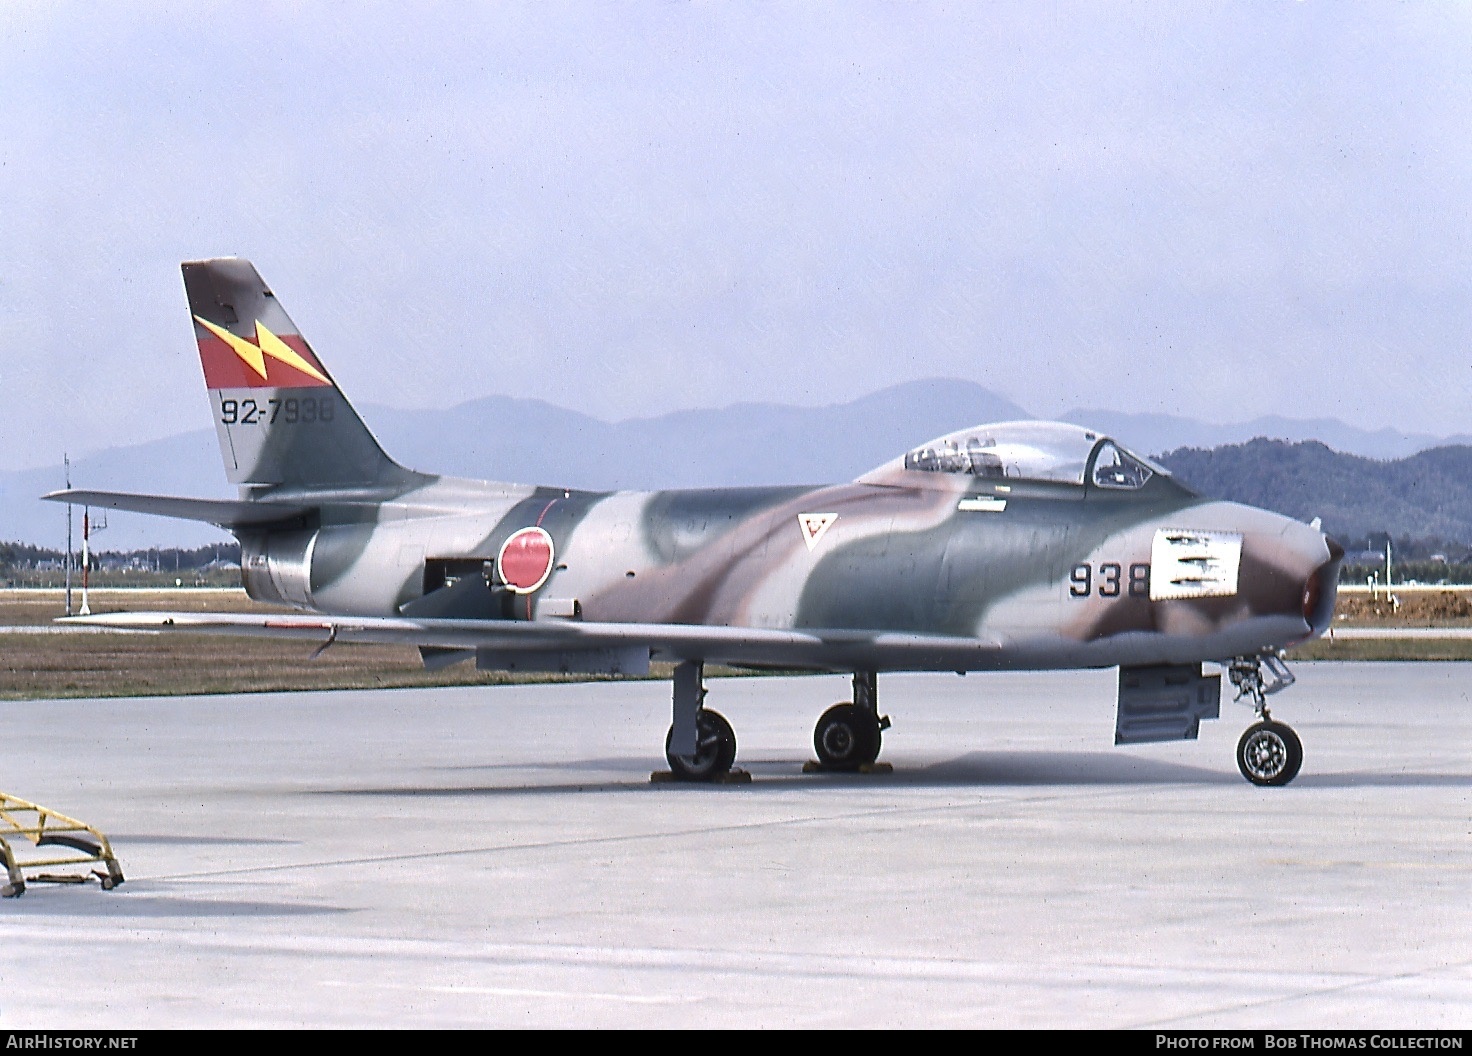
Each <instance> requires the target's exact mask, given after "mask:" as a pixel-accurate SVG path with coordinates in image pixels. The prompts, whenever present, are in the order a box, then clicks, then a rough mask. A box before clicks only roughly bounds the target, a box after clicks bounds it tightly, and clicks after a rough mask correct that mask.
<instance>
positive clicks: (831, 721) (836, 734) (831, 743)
mask: <svg viewBox="0 0 1472 1056" xmlns="http://www.w3.org/2000/svg"><path fill="white" fill-rule="evenodd" d="M881 737H882V734H881V733H880V730H879V720H878V718H877V717H876V716H875V715H874V713H873V712H871V711H867V710H865V709H864V708H861V707H858V706H857V705H854V704H835V705H833V707H831V708H829V709H828V710H827V711H825V712H823V715H822V717H821V718H819V719H818V725H817V726H816V727H814V729H813V750H814V751H815V752H817V753H818V762H820V763H822V764H823V765H824V766H825V767H827V768H828V769H830V770H857V769H858V768H859V767H861V766H864V765H865V764H867V763H872V762H873V761H874V760H875V759H878V758H879V746H880V740H881Z"/></svg>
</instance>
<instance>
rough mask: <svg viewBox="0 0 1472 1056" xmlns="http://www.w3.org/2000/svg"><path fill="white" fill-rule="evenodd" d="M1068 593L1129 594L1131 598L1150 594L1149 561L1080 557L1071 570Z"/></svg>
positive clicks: (1080, 596) (1074, 594)
mask: <svg viewBox="0 0 1472 1056" xmlns="http://www.w3.org/2000/svg"><path fill="white" fill-rule="evenodd" d="M1068 594H1069V596H1070V597H1074V598H1087V597H1089V596H1090V595H1094V594H1097V595H1098V596H1099V597H1101V598H1117V597H1120V596H1121V595H1123V594H1128V596H1129V597H1132V598H1148V597H1149V596H1150V565H1149V564H1148V563H1146V562H1139V563H1137V564H1132V565H1129V566H1128V568H1126V566H1125V565H1123V564H1121V563H1120V562H1118V561H1104V562H1102V563H1100V564H1098V565H1091V564H1089V563H1088V562H1087V561H1081V562H1079V563H1078V564H1076V565H1074V566H1073V570H1072V571H1071V572H1069V574H1068Z"/></svg>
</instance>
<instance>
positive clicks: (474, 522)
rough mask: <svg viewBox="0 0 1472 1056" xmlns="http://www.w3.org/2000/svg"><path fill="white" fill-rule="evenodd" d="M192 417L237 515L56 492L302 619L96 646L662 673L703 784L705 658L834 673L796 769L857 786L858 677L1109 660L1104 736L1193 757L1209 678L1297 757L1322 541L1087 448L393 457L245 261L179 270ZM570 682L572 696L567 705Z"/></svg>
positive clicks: (722, 722) (1110, 448)
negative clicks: (838, 474)
mask: <svg viewBox="0 0 1472 1056" xmlns="http://www.w3.org/2000/svg"><path fill="white" fill-rule="evenodd" d="M183 272H184V286H185V290H186V291H187V294H188V300H189V311H190V314H191V317H192V321H193V325H194V334H195V338H196V340H197V342H198V346H199V355H200V360H201V362H202V364H203V367H204V378H205V385H206V387H207V388H208V390H209V400H210V411H211V414H212V415H213V418H214V423H215V429H216V432H217V433H218V436H219V442H220V452H221V454H222V456H223V458H224V463H225V472H226V475H227V476H228V478H229V479H230V481H231V482H232V483H234V484H236V485H238V486H239V495H240V497H239V499H238V500H233V501H232V500H209V499H197V498H178V497H172V496H163V495H139V494H126V493H120V492H106V491H89V490H69V491H59V492H53V493H52V494H50V495H47V496H45V497H46V498H48V499H52V500H55V501H59V502H69V503H73V504H81V505H86V506H98V507H110V508H112V509H117V510H130V511H136V512H141V513H150V514H159V515H163V516H167V517H178V518H186V519H191V520H198V521H205V522H209V523H212V524H216V525H219V526H220V527H222V528H225V529H228V530H229V531H231V532H233V533H234V534H235V536H236V537H237V538H238V539H239V540H240V547H241V568H242V578H243V580H244V586H245V589H246V592H247V593H248V594H249V595H250V596H251V597H252V598H255V599H257V600H259V601H263V602H274V603H278V604H282V605H286V606H290V607H292V608H295V609H298V610H302V611H301V613H300V614H295V613H292V614H281V615H253V614H229V613H222V614H198V613H194V614H188V613H147V614H143V613H113V614H107V615H98V616H91V617H83V618H81V619H80V620H75V621H74V622H84V623H90V624H96V625H101V626H105V627H114V628H126V629H133V630H138V629H144V630H155V631H172V632H187V633H204V634H244V635H264V636H277V637H287V638H301V639H309V640H314V641H316V642H318V643H319V645H320V646H321V647H326V646H327V645H328V644H331V643H333V642H399V643H408V644H412V645H416V646H418V647H419V650H420V653H421V655H422V657H423V661H424V664H425V665H426V666H427V667H430V668H440V667H443V666H446V665H449V664H454V663H458V662H462V661H465V662H474V663H475V665H476V666H477V667H478V668H481V669H483V670H497V671H513V672H576V673H602V674H612V675H645V674H647V673H648V672H649V670H650V665H651V663H652V662H663V663H672V664H673V668H672V671H673V679H672V680H673V686H674V692H673V717H672V723H671V726H670V729H669V734H668V736H667V738H666V741H665V755H666V758H667V759H668V762H669V766H670V773H671V774H672V775H673V776H674V777H675V778H677V779H680V780H685V781H717V780H722V779H723V778H724V777H725V776H726V775H727V774H728V773H729V772H730V771H731V769H732V766H733V764H734V762H735V759H736V737H735V734H734V732H733V731H732V728H731V725H730V723H728V722H727V721H726V719H725V718H723V717H722V716H721V715H720V714H719V713H718V712H716V711H714V710H712V709H711V708H708V707H706V688H705V684H704V668H705V665H707V664H722V665H729V666H732V667H735V668H741V669H751V670H759V669H781V670H801V671H812V672H837V673H845V674H847V673H851V674H852V676H853V699H852V700H851V701H844V702H841V703H839V704H837V705H835V706H833V707H831V708H829V709H828V710H827V711H825V712H824V713H823V714H822V716H821V717H820V718H819V719H818V721H817V724H816V728H815V730H814V734H813V748H814V750H815V752H816V754H817V757H818V760H817V761H818V764H819V765H820V766H821V767H823V768H827V769H832V770H862V769H865V768H867V767H870V766H871V764H874V763H875V761H876V759H877V758H878V756H879V754H880V747H881V740H882V735H883V732H884V731H885V730H886V729H887V728H888V727H889V719H888V717H887V716H884V715H882V714H881V710H880V707H879V696H878V675H879V674H880V673H882V672H897V671H956V672H959V673H965V672H969V671H991V670H1002V669H1006V670H1022V669H1026V670H1044V669H1059V668H1110V667H1118V668H1119V693H1118V707H1117V714H1116V723H1115V743H1117V744H1135V743H1141V742H1146V741H1164V740H1177V739H1192V738H1195V737H1196V736H1197V732H1198V728H1199V724H1200V722H1201V720H1202V719H1214V718H1217V717H1219V704H1220V697H1221V692H1222V690H1221V674H1220V671H1215V672H1212V673H1208V672H1205V671H1203V666H1202V665H1203V664H1204V663H1211V664H1213V665H1220V667H1221V669H1223V670H1225V672H1226V674H1227V677H1228V679H1229V681H1230V683H1231V684H1232V686H1233V687H1235V689H1236V695H1237V699H1239V700H1245V701H1246V702H1247V703H1248V704H1250V705H1251V706H1252V707H1253V709H1254V711H1255V712H1256V716H1257V721H1255V722H1254V723H1253V724H1252V725H1251V726H1250V727H1249V728H1248V729H1247V731H1246V732H1245V733H1244V734H1243V736H1242V739H1241V741H1240V743H1239V745H1238V748H1237V762H1238V765H1239V767H1240V769H1241V771H1242V773H1243V775H1244V776H1245V777H1246V778H1247V779H1248V780H1249V781H1252V782H1253V783H1255V784H1258V785H1284V784H1287V783H1288V782H1289V781H1291V780H1292V779H1293V777H1294V776H1295V775H1296V774H1297V773H1298V770H1299V767H1300V765H1301V763H1302V760H1303V749H1302V744H1301V742H1300V740H1299V738H1298V736H1297V735H1296V734H1295V733H1294V732H1293V730H1292V729H1291V728H1289V727H1288V726H1286V725H1284V724H1282V723H1280V722H1276V721H1274V720H1273V719H1272V718H1271V716H1270V714H1269V711H1268V708H1267V706H1266V701H1267V697H1268V696H1269V695H1271V694H1273V693H1275V692H1277V691H1278V690H1280V689H1283V688H1285V687H1286V686H1288V685H1290V684H1291V683H1292V681H1293V676H1292V675H1291V674H1290V672H1289V671H1288V669H1287V667H1286V666H1285V664H1284V663H1283V660H1282V651H1283V650H1284V649H1285V648H1286V647H1287V646H1290V645H1293V644H1294V643H1297V642H1302V641H1304V640H1305V639H1308V638H1311V637H1313V636H1314V635H1317V634H1320V633H1321V632H1323V631H1324V630H1325V629H1326V628H1327V627H1328V624H1329V620H1330V617H1331V614H1332V612H1333V609H1334V600H1335V588H1336V583H1337V580H1338V568H1339V563H1340V559H1341V558H1342V556H1343V550H1342V549H1341V548H1340V547H1339V546H1338V545H1337V544H1336V543H1335V542H1334V541H1333V540H1331V539H1329V538H1328V537H1326V536H1325V535H1324V534H1323V533H1322V532H1321V531H1319V530H1318V527H1317V525H1312V526H1311V525H1306V524H1302V523H1299V522H1297V521H1293V520H1290V519H1288V518H1286V517H1282V516H1279V515H1277V514H1274V513H1270V512H1268V511H1266V510H1261V509H1256V508H1253V507H1248V506H1242V505H1238V504H1236V503H1230V502H1219V501H1212V500H1208V499H1204V498H1202V497H1200V496H1197V495H1195V494H1193V493H1192V492H1191V491H1190V490H1189V489H1188V488H1186V487H1184V486H1183V485H1182V484H1181V483H1180V482H1179V481H1177V480H1175V479H1173V478H1172V477H1171V475H1170V473H1169V472H1167V471H1166V470H1165V469H1163V468H1162V467H1161V466H1159V465H1156V464H1154V463H1153V462H1151V461H1150V460H1149V459H1147V458H1143V457H1141V456H1139V455H1137V454H1134V453H1132V452H1130V451H1129V450H1128V449H1126V448H1125V447H1124V446H1122V445H1121V444H1120V443H1118V442H1117V441H1116V440H1114V439H1112V438H1110V437H1108V436H1105V435H1103V434H1102V433H1098V432H1094V431H1090V430H1088V429H1084V428H1080V427H1078V426H1075V425H1068V424H1063V423H1056V422H1039V421H1015V422H1000V423H993V424H987V425H978V426H976V427H975V428H972V429H963V430H961V431H959V432H954V433H950V434H948V435H946V436H942V437H940V438H938V439H935V440H930V441H928V442H926V443H922V444H920V445H919V446H917V447H915V448H914V449H913V450H911V451H908V452H906V453H904V454H901V455H899V456H898V457H897V458H895V459H894V460H893V461H891V462H888V463H886V464H884V465H882V466H879V467H877V468H875V469H874V470H872V471H870V472H868V473H865V474H864V475H863V476H861V477H859V478H858V479H857V480H854V481H852V482H850V483H844V484H831V485H825V486H818V487H743V488H712V489H705V490H671V491H654V492H622V491H620V492H592V491H580V490H573V489H569V488H559V487H544V486H542V487H539V486H531V485H521V484H509V483H496V482H488V481H477V480H463V479H454V478H449V477H443V476H436V475H433V474H429V473H421V472H416V471H414V470H411V469H406V468H405V467H403V466H401V465H399V464H398V463H397V462H395V461H394V460H393V459H391V458H390V457H389V456H388V455H386V454H385V453H384V452H383V450H382V448H380V446H379V445H378V443H377V441H376V440H375V439H374V437H373V435H372V434H371V433H370V432H369V430H368V429H367V428H366V427H365V426H364V424H363V422H362V420H361V419H360V418H359V417H358V415H357V413H356V412H355V411H354V410H353V408H352V406H351V405H350V404H349V403H348V401H347V398H346V397H345V396H344V395H343V393H342V391H341V390H340V389H339V388H338V386H337V384H336V383H335V382H334V381H333V380H332V375H331V374H330V373H329V372H328V370H327V368H326V366H325V365H324V364H323V362H322V360H321V359H319V358H318V356H317V355H316V354H315V353H314V352H313V350H312V348H311V347H310V346H309V345H308V344H307V342H306V340H305V339H304V338H303V337H302V336H301V334H300V333H299V332H298V330H297V328H296V327H295V326H294V325H293V324H292V322H291V320H290V319H289V318H288V317H287V314H286V312H285V311H284V310H283V309H282V307H281V305H280V304H279V303H278V302H277V300H276V297H275V295H274V294H273V293H272V291H271V290H270V289H269V288H267V286H266V285H265V283H264V282H262V280H261V278H260V276H259V275H258V274H257V272H256V270H255V268H254V267H253V266H252V265H251V264H250V263H249V262H247V261H245V260H238V259H220V260H205V261H198V262H192V263H186V264H184V265H183ZM589 692H590V693H593V692H596V690H595V689H591V688H590V689H589Z"/></svg>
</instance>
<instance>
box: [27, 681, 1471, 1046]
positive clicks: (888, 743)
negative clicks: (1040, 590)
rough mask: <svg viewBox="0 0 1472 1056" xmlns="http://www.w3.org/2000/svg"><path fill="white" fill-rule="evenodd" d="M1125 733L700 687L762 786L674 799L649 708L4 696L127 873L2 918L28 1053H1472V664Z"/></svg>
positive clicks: (741, 685) (1009, 691) (813, 687)
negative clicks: (680, 1045) (52, 1042)
mask: <svg viewBox="0 0 1472 1056" xmlns="http://www.w3.org/2000/svg"><path fill="white" fill-rule="evenodd" d="M1296 673H1297V674H1298V676H1299V681H1298V685H1297V686H1295V687H1293V688H1292V689H1289V690H1287V691H1286V692H1284V693H1283V694H1281V695H1280V696H1279V697H1276V698H1274V699H1273V704H1274V705H1275V707H1274V709H1273V710H1274V715H1275V717H1277V718H1279V719H1281V720H1282V721H1286V722H1288V723H1290V724H1292V725H1293V726H1294V727H1295V728H1296V729H1297V730H1298V731H1299V733H1300V734H1301V736H1302V738H1303V741H1304V744H1305V763H1304V766H1303V771H1302V774H1301V775H1300V776H1299V778H1298V779H1297V781H1295V782H1294V783H1293V784H1292V785H1290V786H1288V787H1287V788H1282V789H1260V788H1255V787H1253V786H1251V785H1249V784H1248V783H1247V782H1245V781H1244V780H1243V779H1242V778H1241V776H1240V775H1239V774H1238V772H1237V768H1236V763H1235V761H1234V748H1235V745H1236V742H1237V738H1238V737H1239V736H1240V734H1241V732H1242V730H1243V729H1244V728H1245V727H1246V726H1247V725H1248V724H1249V722H1250V721H1251V711H1250V709H1249V708H1246V707H1243V706H1240V705H1231V704H1228V703H1226V702H1224V703H1223V718H1222V720H1220V721H1217V722H1211V723H1206V724H1203V727H1202V735H1201V739H1200V740H1199V741H1197V742H1183V743H1175V744H1163V745H1148V746H1139V747H1131V748H1114V747H1112V739H1113V690H1114V673H1113V672H1109V671H1104V672H1068V673H1055V674H1000V675H972V676H969V677H967V678H964V679H962V678H957V677H956V676H954V675H950V676H932V675H927V676H906V675H897V676H881V678H880V683H879V685H880V697H881V702H882V704H883V710H884V711H886V712H887V713H888V714H889V715H891V716H892V718H893V720H894V727H893V729H891V730H890V731H889V732H888V733H887V734H886V735H885V749H884V753H883V755H882V756H881V758H882V759H887V760H889V761H890V762H892V763H893V764H894V766H895V772H894V773H893V774H892V775H888V776H879V775H876V776H872V777H835V776H828V775H805V774H803V773H802V764H803V763H804V761H806V760H807V759H809V758H810V757H811V751H812V749H811V737H812V724H813V722H814V721H815V720H816V718H817V716H818V714H819V713H820V712H821V711H822V710H823V709H824V708H825V707H826V706H827V705H829V704H831V703H832V702H834V701H835V700H838V699H841V698H842V697H844V696H846V694H847V690H848V685H847V681H846V680H843V679H839V678H835V677H825V678H806V679H804V678H751V679H723V680H712V682H711V683H710V688H711V693H710V698H709V700H708V703H709V705H710V706H711V707H713V708H715V709H717V710H719V711H721V712H722V713H723V714H725V715H726V716H727V717H728V718H729V719H730V720H731V722H732V723H733V725H734V726H735V728H736V732H737V738H738V742H739V753H738V765H741V766H744V767H745V768H746V769H748V770H749V771H750V772H751V773H752V775H753V781H752V783H751V784H749V785H733V786H725V787H691V786H679V785H669V784H651V783H650V781H649V773H650V771H651V769H654V768H657V767H661V766H662V765H663V760H662V755H661V752H662V747H663V743H664V736H665V730H666V728H667V726H668V723H669V704H668V699H669V688H668V686H666V685H664V684H661V683H655V682H633V683H619V684H592V685H576V686H568V685H557V686H525V687H501V688H468V689H458V688H457V689H433V690H391V691H382V692H377V693H373V692H366V693H365V692H331V693H322V692H318V693H302V694H272V695H255V696H220V697H191V698H170V699H113V700H83V701H46V702H36V703H25V702H22V703H13V702H7V703H3V704H0V734H3V737H4V741H3V743H4V746H5V757H4V758H5V764H4V767H3V776H0V788H4V790H5V791H7V792H9V793H11V794H13V795H16V796H20V797H23V798H26V799H30V800H34V801H37V802H40V803H43V804H46V805H48V806H50V807H53V808H54V809H56V810H60V811H62V812H64V813H68V814H72V815H74V816H77V817H80V818H82V819H84V820H86V821H88V822H90V823H92V824H94V825H96V826H97V827H98V828H100V829H102V830H103V831H104V832H106V833H107V834H108V835H109V836H110V837H111V839H112V842H113V846H114V848H115V850H116V852H117V855H118V857H119V859H120V860H121V862H122V866H123V869H124V871H125V872H126V874H127V877H128V881H127V883H126V884H124V885H123V886H122V887H120V888H118V889H117V890H115V891H111V892H103V891H101V890H100V889H99V888H98V887H97V885H95V884H91V885H88V886H86V887H53V886H44V885H39V884H32V885H31V886H30V889H29V890H28V891H27V892H26V894H25V895H23V896H22V897H20V898H17V899H10V900H6V901H3V902H0V936H3V941H0V1027H4V1028H82V1027H89V1026H90V1027H106V1028H116V1029H127V1028H132V1027H200V1026H204V1027H213V1026H245V1027H296V1026H322V1027H411V1026H420V1027H422V1026H432V1027H666V1026H673V1027H710V1026H726V1027H729V1026H747V1027H754V1026H759V1027H784V1026H795V1027H849V1028H862V1027H949V1026H969V1027H1117V1028H1138V1029H1147V1030H1156V1029H1161V1030H1179V1029H1191V1028H1250V1029H1283V1030H1288V1029H1294V1028H1301V1029H1308V1028H1321V1029H1329V1028H1422V1029H1430V1028H1439V1029H1449V1028H1454V1029H1467V1028H1469V1027H1472V898H1469V894H1472V888H1469V877H1472V837H1469V829H1472V822H1469V817H1472V707H1469V701H1468V693H1469V687H1472V665H1466V664H1453V663H1439V664H1433V663H1425V664H1371V663H1354V664H1324V663H1320V664H1301V665H1298V667H1297V669H1296Z"/></svg>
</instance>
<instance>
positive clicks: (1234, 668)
mask: <svg viewBox="0 0 1472 1056" xmlns="http://www.w3.org/2000/svg"><path fill="white" fill-rule="evenodd" d="M1227 676H1228V677H1229V678H1230V679H1231V680H1232V685H1234V686H1236V687H1237V699H1238V700H1241V699H1242V698H1243V697H1247V698H1249V699H1250V700H1251V702H1252V707H1253V710H1254V711H1256V712H1257V717H1258V720H1259V721H1258V722H1255V723H1253V724H1252V725H1251V726H1249V727H1247V732H1245V733H1244V734H1242V739H1241V740H1240V741H1238V742H1237V769H1239V770H1241V771H1242V776H1243V777H1245V778H1247V780H1249V781H1251V782H1252V783H1253V784H1254V785H1262V786H1265V787H1277V786H1281V785H1286V784H1287V783H1288V782H1289V781H1292V780H1293V779H1294V778H1295V777H1297V776H1298V769H1299V767H1301V766H1303V742H1302V741H1300V740H1299V739H1298V734H1296V733H1294V732H1293V727H1291V726H1288V725H1286V724H1284V723H1281V722H1274V721H1273V717H1272V716H1271V715H1269V714H1268V709H1267V697H1268V695H1269V694H1272V693H1276V692H1278V691H1279V690H1281V689H1287V688H1288V687H1289V686H1291V685H1293V681H1294V679H1293V673H1292V672H1291V671H1289V670H1288V666H1287V665H1286V664H1284V663H1283V661H1282V659H1281V658H1280V657H1278V656H1275V655H1274V654H1272V653H1266V654H1263V655H1262V656H1239V657H1237V659H1235V660H1233V661H1232V662H1231V663H1230V664H1228V665H1227Z"/></svg>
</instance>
